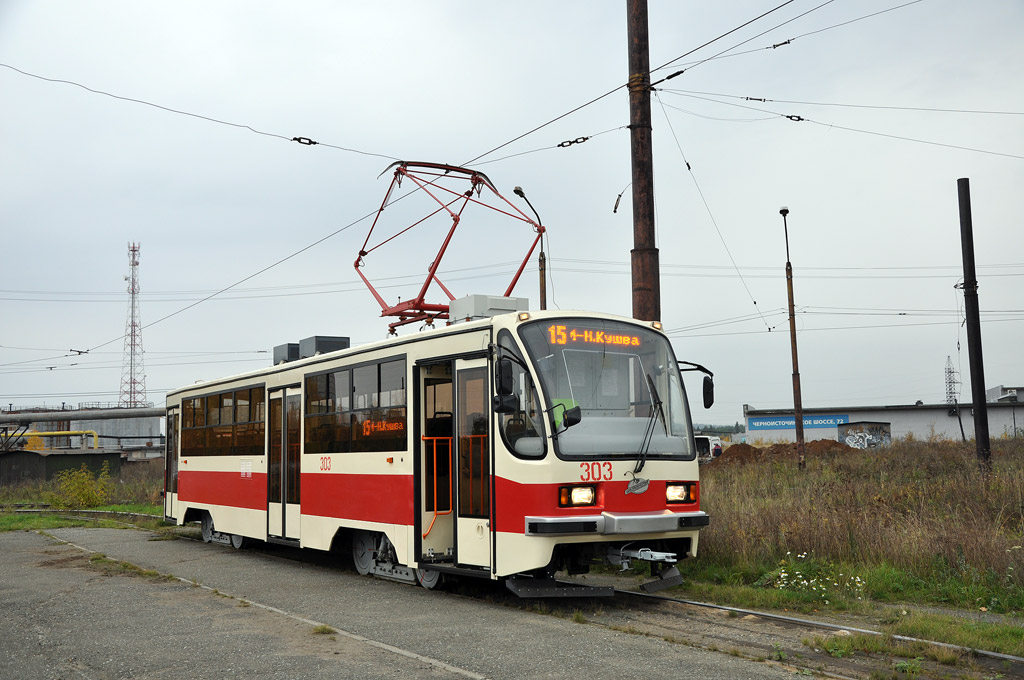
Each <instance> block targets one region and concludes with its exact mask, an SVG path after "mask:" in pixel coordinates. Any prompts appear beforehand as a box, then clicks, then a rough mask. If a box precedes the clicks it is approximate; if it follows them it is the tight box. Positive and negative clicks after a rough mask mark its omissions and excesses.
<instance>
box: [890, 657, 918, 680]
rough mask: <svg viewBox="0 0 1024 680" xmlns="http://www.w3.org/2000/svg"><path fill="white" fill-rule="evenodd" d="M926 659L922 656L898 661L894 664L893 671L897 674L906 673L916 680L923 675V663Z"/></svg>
mask: <svg viewBox="0 0 1024 680" xmlns="http://www.w3.org/2000/svg"><path fill="white" fill-rule="evenodd" d="M922 661H924V659H923V658H922V657H920V656H916V657H914V658H913V659H907V660H906V661H898V662H896V663H895V664H893V667H892V669H893V670H894V671H896V672H897V673H905V674H906V675H907V676H908V677H911V678H916V677H917V676H918V675H920V674H921V670H922V667H921V662H922Z"/></svg>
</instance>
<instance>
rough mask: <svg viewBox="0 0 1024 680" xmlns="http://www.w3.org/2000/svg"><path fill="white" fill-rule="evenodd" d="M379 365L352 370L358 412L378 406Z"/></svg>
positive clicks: (354, 402) (355, 406)
mask: <svg viewBox="0 0 1024 680" xmlns="http://www.w3.org/2000/svg"><path fill="white" fill-rule="evenodd" d="M377 371H378V368H377V364H371V365H369V366H360V367H359V368H355V369H352V399H353V404H352V406H353V408H355V409H356V410H359V409H366V408H376V407H377V405H378V403H379V402H378V389H379V385H380V383H379V382H378V380H377Z"/></svg>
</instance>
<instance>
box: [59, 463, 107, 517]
mask: <svg viewBox="0 0 1024 680" xmlns="http://www.w3.org/2000/svg"><path fill="white" fill-rule="evenodd" d="M56 482H57V489H56V491H55V492H54V498H53V504H54V505H56V506H58V507H61V508H94V507H96V506H98V505H103V504H104V503H106V502H107V499H108V498H110V496H111V494H112V493H113V490H114V482H113V481H112V480H111V479H110V466H109V465H107V463H106V462H104V463H103V467H102V468H101V469H100V472H99V474H98V475H95V476H94V475H93V473H92V471H91V470H89V468H88V467H87V466H86V464H85V463H82V467H80V468H78V469H77V470H62V471H60V472H58V473H57V478H56Z"/></svg>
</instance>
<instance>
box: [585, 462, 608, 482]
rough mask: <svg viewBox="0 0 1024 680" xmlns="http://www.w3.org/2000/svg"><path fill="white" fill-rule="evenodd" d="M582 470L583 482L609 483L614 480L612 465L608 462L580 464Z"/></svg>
mask: <svg viewBox="0 0 1024 680" xmlns="http://www.w3.org/2000/svg"><path fill="white" fill-rule="evenodd" d="M580 470H581V471H582V472H581V474H580V481H581V482H607V481H610V480H611V478H612V464H611V463H609V462H608V461H604V462H601V461H594V462H593V463H580Z"/></svg>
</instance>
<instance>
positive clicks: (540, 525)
mask: <svg viewBox="0 0 1024 680" xmlns="http://www.w3.org/2000/svg"><path fill="white" fill-rule="evenodd" d="M709 522H710V518H709V517H708V514H707V513H706V512H704V511H702V510H698V511H696V512H672V511H671V510H663V511H662V512H602V513H601V514H600V515H582V516H574V517H527V518H526V535H527V536H581V535H582V536H585V535H588V534H600V535H605V536H608V535H616V534H660V533H665V532H668V531H681V530H684V529H701V528H703V527H706V526H707V525H708V523H709Z"/></svg>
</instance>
